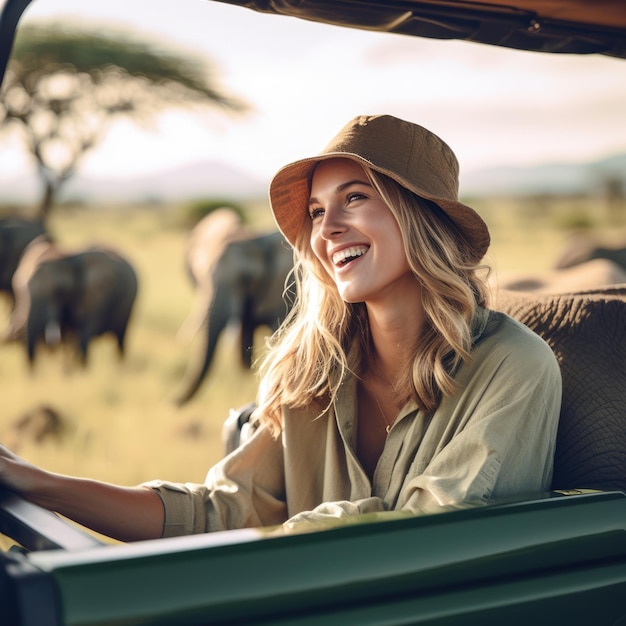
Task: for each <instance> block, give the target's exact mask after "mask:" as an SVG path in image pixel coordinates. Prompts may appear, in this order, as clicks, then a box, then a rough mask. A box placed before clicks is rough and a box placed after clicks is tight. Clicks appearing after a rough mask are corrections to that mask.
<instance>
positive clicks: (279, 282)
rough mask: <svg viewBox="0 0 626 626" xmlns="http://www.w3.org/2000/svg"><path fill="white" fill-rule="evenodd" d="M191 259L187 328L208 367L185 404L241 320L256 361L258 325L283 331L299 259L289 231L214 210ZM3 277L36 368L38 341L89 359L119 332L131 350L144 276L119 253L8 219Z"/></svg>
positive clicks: (191, 378) (190, 250)
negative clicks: (92, 349)
mask: <svg viewBox="0 0 626 626" xmlns="http://www.w3.org/2000/svg"><path fill="white" fill-rule="evenodd" d="M185 266H186V269H187V274H188V276H189V278H190V280H191V282H192V284H193V286H194V288H195V291H196V304H195V307H194V310H193V311H192V312H191V314H190V315H189V317H188V319H187V320H186V322H185V323H184V324H183V327H182V328H181V332H183V331H185V332H187V333H189V332H194V334H195V333H196V332H198V331H200V333H201V335H202V342H203V349H202V359H201V362H200V365H199V366H198V367H196V368H191V369H192V371H191V372H190V373H189V375H188V377H187V379H186V380H185V381H183V387H184V389H183V391H182V392H181V393H179V395H178V397H177V398H176V403H177V404H178V405H182V404H184V403H185V402H187V401H189V400H190V399H191V398H192V397H193V395H194V394H195V393H196V391H197V390H198V388H199V387H200V385H201V384H202V382H203V380H204V378H205V377H206V375H207V373H208V371H209V369H210V366H211V363H212V360H213V356H214V353H215V349H216V346H217V343H218V340H219V338H220V335H221V333H222V332H223V331H224V330H225V328H226V327H227V326H229V325H232V324H237V325H238V327H239V331H240V333H239V336H240V341H239V346H240V347H239V357H240V360H241V363H242V364H243V366H244V367H246V368H250V367H251V366H252V357H253V355H252V347H253V343H254V335H255V332H256V330H257V329H258V328H259V327H261V326H266V327H269V329H270V330H271V331H274V330H275V329H276V328H278V326H279V324H280V323H281V322H282V321H283V320H284V318H285V316H286V315H287V313H288V311H289V308H290V302H291V301H292V296H290V295H289V293H288V291H286V288H285V285H286V284H287V277H288V275H289V273H290V271H291V269H292V267H293V257H292V253H291V250H290V248H289V247H288V246H287V245H286V243H285V242H284V239H283V237H282V235H280V234H279V233H278V232H270V233H258V232H255V231H252V230H251V229H249V228H247V227H246V226H245V225H244V224H243V222H242V220H241V219H240V218H239V217H238V216H237V215H236V214H235V213H234V212H233V211H232V210H229V209H218V210H215V211H213V212H212V213H210V214H209V215H208V216H207V217H205V218H204V219H203V220H201V222H200V223H199V224H198V225H197V226H196V227H195V228H194V229H193V230H192V231H191V232H190V233H189V236H188V240H187V246H186V257H185ZM0 281H1V282H0V291H2V292H4V294H5V295H6V296H7V297H8V299H9V301H10V303H11V316H10V319H9V323H8V328H7V330H6V331H5V335H4V339H5V341H19V342H22V343H23V344H24V345H25V347H26V351H27V355H28V360H29V363H30V364H31V365H32V364H34V361H35V355H36V351H37V348H38V346H40V345H46V346H57V345H60V344H69V345H70V346H71V347H72V348H73V349H74V350H75V352H76V354H77V357H78V360H79V362H80V363H81V364H82V365H86V364H87V356H88V347H89V343H90V342H91V341H92V340H93V339H94V338H96V337H98V336H101V335H105V334H109V335H113V337H114V338H115V340H116V343H117V347H118V352H119V354H120V356H123V355H124V341H125V337H126V332H127V328H128V325H129V321H130V319H131V314H132V311H133V307H134V304H135V300H136V297H137V293H138V284H139V281H138V277H137V273H136V271H135V269H134V268H133V266H132V265H131V263H130V262H129V261H128V260H126V259H125V258H123V257H122V255H120V254H119V252H116V251H115V250H113V249H109V248H103V247H90V248H86V249H82V250H78V251H76V250H71V251H70V250H66V249H63V248H62V247H61V246H59V245H58V244H57V243H55V242H54V241H53V240H52V238H51V236H50V235H49V234H48V232H47V231H46V228H45V226H44V225H43V224H42V223H41V222H39V221H34V220H28V219H23V218H18V217H8V218H2V219H0Z"/></svg>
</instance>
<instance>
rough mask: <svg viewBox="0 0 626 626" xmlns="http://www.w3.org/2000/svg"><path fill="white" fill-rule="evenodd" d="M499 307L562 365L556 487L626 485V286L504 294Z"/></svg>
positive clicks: (606, 487) (555, 461)
mask: <svg viewBox="0 0 626 626" xmlns="http://www.w3.org/2000/svg"><path fill="white" fill-rule="evenodd" d="M494 308H496V309H499V310H501V311H504V312H505V313H508V314H509V315H511V316H512V317H515V318H516V319H518V320H520V321H521V322H523V323H524V324H526V325H527V326H529V327H530V328H532V329H533V330H534V331H535V332H537V333H538V334H539V335H541V336H542V337H543V338H544V339H545V340H546V341H547V343H548V344H549V345H550V346H551V347H552V349H553V351H554V353H555V354H556V356H557V359H558V361H559V364H560V366H561V373H562V377H563V404H562V408H561V417H560V422H559V430H558V435H557V446H556V454H555V459H554V478H553V488H554V489H579V488H590V489H602V490H611V489H620V490H626V410H625V407H626V367H625V365H624V363H625V355H626V286H622V287H614V288H609V289H604V290H596V291H589V292H584V293H577V294H562V295H528V294H519V293H517V294H514V293H502V294H500V295H498V302H497V304H496V306H495V307H494Z"/></svg>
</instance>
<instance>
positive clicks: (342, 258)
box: [333, 246, 367, 265]
mask: <svg viewBox="0 0 626 626" xmlns="http://www.w3.org/2000/svg"><path fill="white" fill-rule="evenodd" d="M366 252H367V246H352V247H350V248H344V249H343V250H340V251H339V252H335V254H333V263H334V264H335V265H341V264H343V263H346V262H347V261H351V260H352V259H356V258H357V257H360V256H362V255H363V254H365V253H366Z"/></svg>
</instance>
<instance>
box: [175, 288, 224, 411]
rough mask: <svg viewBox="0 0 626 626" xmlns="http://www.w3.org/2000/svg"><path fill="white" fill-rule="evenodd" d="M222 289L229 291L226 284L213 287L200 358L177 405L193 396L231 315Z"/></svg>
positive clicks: (178, 398) (207, 368)
mask: <svg viewBox="0 0 626 626" xmlns="http://www.w3.org/2000/svg"><path fill="white" fill-rule="evenodd" d="M224 291H226V292H229V289H228V287H227V286H218V287H217V288H216V289H215V293H214V297H213V303H212V306H211V307H210V311H209V316H208V318H207V320H206V324H205V329H206V332H205V335H204V339H205V341H204V350H203V354H202V360H201V362H200V364H199V366H197V368H196V370H195V371H194V372H193V373H192V375H191V377H190V378H189V380H188V381H187V382H186V384H185V389H184V391H183V392H182V393H181V394H179V396H178V397H177V398H176V401H175V402H176V405H177V406H183V405H184V404H186V403H187V402H189V400H191V398H193V396H194V395H195V394H196V392H197V391H198V389H199V388H200V385H201V384H202V381H203V380H204V378H205V376H206V375H207V372H208V371H209V368H210V367H211V363H212V361H213V356H214V355H215V349H216V347H217V342H218V339H219V337H220V335H221V333H222V331H223V330H224V328H226V325H227V324H228V321H229V319H230V317H231V309H230V297H229V296H230V293H226V294H225V293H224Z"/></svg>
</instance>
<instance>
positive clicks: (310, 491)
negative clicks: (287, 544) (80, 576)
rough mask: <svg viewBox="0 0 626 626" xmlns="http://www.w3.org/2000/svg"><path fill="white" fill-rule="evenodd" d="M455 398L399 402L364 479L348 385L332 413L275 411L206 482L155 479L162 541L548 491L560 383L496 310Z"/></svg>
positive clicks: (534, 340) (545, 354)
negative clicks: (276, 418)
mask: <svg viewBox="0 0 626 626" xmlns="http://www.w3.org/2000/svg"><path fill="white" fill-rule="evenodd" d="M474 332H475V334H474V348H473V350H472V359H471V360H470V361H469V362H468V363H465V364H463V365H461V367H460V368H459V369H458V371H457V372H456V374H455V376H454V379H455V381H456V383H457V385H458V391H457V392H456V393H455V394H454V395H452V396H451V397H447V398H445V399H444V400H443V401H442V402H441V404H440V406H439V407H438V408H437V409H436V410H435V411H434V412H432V413H425V412H423V411H421V410H418V409H417V407H416V406H415V405H407V406H406V407H405V408H404V409H403V410H402V411H401V412H400V414H399V415H398V417H397V419H396V421H395V423H394V425H393V427H392V429H391V431H390V433H389V435H388V437H387V440H386V442H385V446H384V449H383V452H382V454H381V456H380V459H379V461H378V465H377V467H376V470H375V473H374V477H373V481H372V482H370V479H369V478H368V476H367V474H366V472H365V471H364V469H363V468H362V466H361V464H360V462H359V459H358V458H357V456H356V452H355V449H356V426H357V416H356V381H355V379H354V377H352V376H350V377H348V378H346V380H345V381H344V382H343V384H342V385H341V387H340V390H339V392H338V394H337V397H336V398H335V400H334V402H333V403H332V405H331V407H330V408H329V409H328V410H327V411H326V412H325V413H323V414H322V415H321V416H320V411H322V410H323V407H320V406H311V407H309V408H308V409H306V410H302V409H300V410H291V409H284V410H283V430H282V435H281V437H279V438H278V439H275V438H273V437H272V436H271V435H270V434H269V432H268V431H267V429H266V428H265V427H264V426H261V427H259V429H258V430H257V431H256V432H255V433H254V435H253V436H252V437H251V438H250V439H249V440H248V441H247V442H246V443H244V444H243V445H242V446H241V447H239V448H238V449H237V450H235V451H234V452H233V453H231V454H230V455H228V456H227V457H225V458H224V459H223V460H221V461H220V462H219V463H217V464H216V465H215V466H214V467H212V468H211V469H210V470H209V472H208V474H207V476H206V480H205V482H204V484H191V483H186V484H179V483H170V482H164V481H152V482H150V483H145V484H146V485H147V486H149V487H152V488H154V489H156V490H157V491H158V493H159V495H160V496H161V499H162V501H163V504H164V507H165V526H164V529H163V536H174V535H185V534H192V533H203V532H209V531H216V530H227V529H235V528H243V527H260V526H275V525H280V524H283V527H284V528H285V529H294V528H295V529H297V527H298V526H299V525H302V524H307V523H310V524H313V525H315V524H317V525H320V524H322V525H324V524H326V525H328V524H331V525H332V524H333V523H334V522H337V520H340V519H341V518H345V517H346V516H354V515H357V514H361V513H378V512H383V511H406V512H410V513H414V514H428V513H436V512H441V511H444V510H447V509H448V508H451V507H457V506H469V505H478V504H487V503H490V502H493V501H494V499H497V498H501V497H510V496H519V495H525V494H538V493H540V492H542V491H546V490H548V489H549V488H550V483H551V478H552V468H553V456H554V449H555V440H556V431H557V424H558V417H559V411H560V404H561V377H560V370H559V366H558V363H557V361H556V358H555V356H554V354H553V353H552V351H551V349H550V348H549V346H548V345H547V344H546V343H545V342H544V341H543V339H541V338H540V337H539V336H538V335H536V334H535V333H533V332H532V331H531V330H529V329H528V328H526V327H525V326H523V325H522V324H520V323H519V322H517V321H515V320H513V319H511V318H510V317H508V316H506V315H504V314H503V313H496V312H493V311H487V310H482V311H481V312H480V314H479V315H478V318H477V321H476V324H475V325H474Z"/></svg>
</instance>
